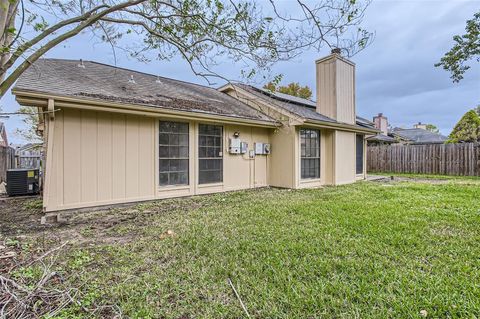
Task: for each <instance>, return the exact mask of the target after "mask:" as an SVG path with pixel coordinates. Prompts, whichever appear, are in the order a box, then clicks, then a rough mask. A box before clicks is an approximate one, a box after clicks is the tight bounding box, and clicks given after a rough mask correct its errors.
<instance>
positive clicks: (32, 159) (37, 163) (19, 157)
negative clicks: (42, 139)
mask: <svg viewBox="0 0 480 319" xmlns="http://www.w3.org/2000/svg"><path fill="white" fill-rule="evenodd" d="M42 153H43V144H42V143H28V144H25V145H21V146H18V147H16V148H15V163H16V167H17V168H40V167H41V162H42V156H43V154H42Z"/></svg>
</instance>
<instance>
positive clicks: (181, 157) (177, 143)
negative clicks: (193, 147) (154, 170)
mask: <svg viewBox="0 0 480 319" xmlns="http://www.w3.org/2000/svg"><path fill="white" fill-rule="evenodd" d="M188 155H189V151H188V123H177V122H165V121H160V132H159V157H160V185H161V186H166V185H188Z"/></svg>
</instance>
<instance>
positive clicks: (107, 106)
mask: <svg viewBox="0 0 480 319" xmlns="http://www.w3.org/2000/svg"><path fill="white" fill-rule="evenodd" d="M12 94H14V95H15V99H16V100H17V102H18V103H19V104H21V105H26V106H40V107H46V106H47V104H48V100H49V99H53V100H55V107H65V108H77V109H87V110H93V111H107V112H114V113H127V114H136V115H144V116H154V117H174V118H182V119H188V120H199V119H200V120H207V121H216V122H220V121H222V122H227V123H233V124H240V125H251V126H259V127H271V128H276V127H280V126H281V123H279V122H277V121H265V120H256V119H248V118H242V117H235V116H229V115H219V114H212V113H205V112H199V111H181V110H175V109H169V108H163V107H162V108H160V107H155V106H145V105H139V104H127V103H118V102H113V101H112V102H110V101H101V100H97V99H91V98H85V97H82V98H77V97H72V96H65V95H55V94H48V93H44V92H34V91H28V90H18V89H13V90H12Z"/></svg>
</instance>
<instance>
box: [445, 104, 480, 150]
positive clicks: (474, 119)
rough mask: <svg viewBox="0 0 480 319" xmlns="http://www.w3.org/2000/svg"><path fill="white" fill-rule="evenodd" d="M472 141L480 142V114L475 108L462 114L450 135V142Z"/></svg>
mask: <svg viewBox="0 0 480 319" xmlns="http://www.w3.org/2000/svg"><path fill="white" fill-rule="evenodd" d="M470 142H480V116H479V115H478V114H477V112H475V111H474V110H470V111H468V112H467V113H465V114H464V115H463V116H462V118H461V119H460V121H458V123H457V124H456V125H455V127H454V128H453V131H452V133H450V135H449V137H448V143H470Z"/></svg>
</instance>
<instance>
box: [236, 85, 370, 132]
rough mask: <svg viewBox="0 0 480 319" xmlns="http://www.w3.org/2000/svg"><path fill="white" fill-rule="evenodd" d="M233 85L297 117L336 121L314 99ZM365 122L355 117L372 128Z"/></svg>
mask: <svg viewBox="0 0 480 319" xmlns="http://www.w3.org/2000/svg"><path fill="white" fill-rule="evenodd" d="M235 86H238V87H240V88H242V89H244V90H245V91H247V92H249V93H250V94H252V95H254V96H255V97H257V98H259V99H262V100H263V101H264V102H267V103H270V104H274V105H277V106H279V107H281V108H283V109H285V110H287V111H289V112H291V113H293V114H294V115H297V116H299V117H302V118H305V119H309V120H316V121H322V122H330V123H338V122H337V121H336V120H335V119H332V118H330V117H328V116H325V115H322V114H320V113H318V112H317V104H316V102H315V101H312V100H307V99H303V98H300V97H296V96H292V95H288V94H283V93H280V92H272V91H270V90H266V89H263V88H257V87H254V86H251V85H247V84H235ZM367 122H370V121H368V120H366V119H364V118H361V117H358V116H357V118H356V124H357V125H358V126H362V127H367V128H371V129H374V126H373V123H371V122H370V123H371V124H372V125H370V123H367Z"/></svg>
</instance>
